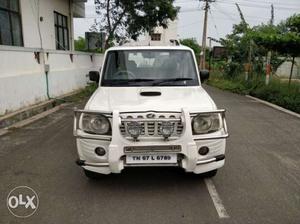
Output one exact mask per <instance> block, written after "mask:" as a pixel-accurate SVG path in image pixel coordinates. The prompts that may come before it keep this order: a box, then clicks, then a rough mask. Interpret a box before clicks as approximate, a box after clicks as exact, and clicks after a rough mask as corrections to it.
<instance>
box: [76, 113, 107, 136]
mask: <svg viewBox="0 0 300 224" xmlns="http://www.w3.org/2000/svg"><path fill="white" fill-rule="evenodd" d="M82 129H83V131H84V132H87V133H90V134H98V135H104V134H108V133H109V132H110V122H109V120H108V119H107V118H106V117H105V116H103V115H100V114H83V116H82Z"/></svg>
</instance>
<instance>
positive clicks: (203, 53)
mask: <svg viewBox="0 0 300 224" xmlns="http://www.w3.org/2000/svg"><path fill="white" fill-rule="evenodd" d="M199 1H200V2H205V5H204V24H203V34H202V46H201V48H202V51H201V54H200V64H199V67H200V69H205V56H206V36H207V14H208V10H209V4H210V3H212V2H215V1H216V0H199Z"/></svg>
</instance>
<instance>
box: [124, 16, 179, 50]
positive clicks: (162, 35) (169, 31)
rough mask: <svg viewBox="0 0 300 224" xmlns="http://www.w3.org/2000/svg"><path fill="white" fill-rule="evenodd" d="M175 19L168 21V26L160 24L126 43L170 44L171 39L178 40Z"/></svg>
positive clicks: (142, 44)
mask: <svg viewBox="0 0 300 224" xmlns="http://www.w3.org/2000/svg"><path fill="white" fill-rule="evenodd" d="M177 24H178V23H177V20H174V21H169V24H168V28H166V29H164V28H163V27H161V26H158V27H156V28H154V30H153V32H152V33H151V34H149V33H146V34H145V35H142V36H141V37H139V38H138V40H137V41H131V42H129V43H127V44H126V45H141V46H145V45H150V46H163V45H170V44H171V42H170V41H173V40H178V33H177Z"/></svg>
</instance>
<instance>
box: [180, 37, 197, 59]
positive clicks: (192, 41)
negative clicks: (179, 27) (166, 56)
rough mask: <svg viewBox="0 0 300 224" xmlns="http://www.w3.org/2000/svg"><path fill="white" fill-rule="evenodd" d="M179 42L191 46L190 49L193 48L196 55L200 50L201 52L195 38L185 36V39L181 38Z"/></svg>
mask: <svg viewBox="0 0 300 224" xmlns="http://www.w3.org/2000/svg"><path fill="white" fill-rule="evenodd" d="M180 44H182V45H185V46H188V47H190V48H192V49H193V50H194V53H195V54H196V55H198V54H200V52H201V47H200V45H199V44H198V43H197V40H196V38H186V39H182V40H180Z"/></svg>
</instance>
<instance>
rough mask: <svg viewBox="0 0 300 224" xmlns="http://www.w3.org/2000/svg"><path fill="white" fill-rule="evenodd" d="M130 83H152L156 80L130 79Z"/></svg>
mask: <svg viewBox="0 0 300 224" xmlns="http://www.w3.org/2000/svg"><path fill="white" fill-rule="evenodd" d="M127 81H128V82H152V81H154V79H128V80H127Z"/></svg>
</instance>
